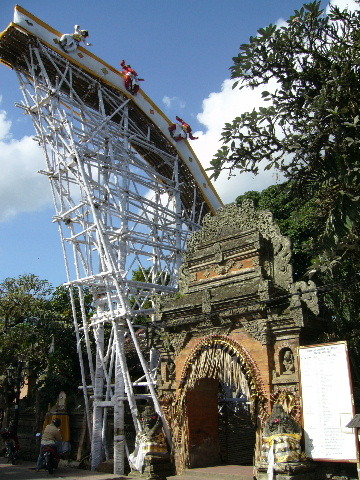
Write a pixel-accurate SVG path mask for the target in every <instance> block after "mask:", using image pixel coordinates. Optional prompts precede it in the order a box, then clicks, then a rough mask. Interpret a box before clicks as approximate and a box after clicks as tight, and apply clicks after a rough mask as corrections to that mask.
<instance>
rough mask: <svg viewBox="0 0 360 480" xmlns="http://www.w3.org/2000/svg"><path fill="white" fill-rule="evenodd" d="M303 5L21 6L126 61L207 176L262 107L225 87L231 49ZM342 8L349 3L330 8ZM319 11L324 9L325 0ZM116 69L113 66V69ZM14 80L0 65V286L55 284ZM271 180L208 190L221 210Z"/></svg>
mask: <svg viewBox="0 0 360 480" xmlns="http://www.w3.org/2000/svg"><path fill="white" fill-rule="evenodd" d="M303 3H304V2H303V1H301V0H201V1H199V0H197V1H196V0H183V1H174V0H132V1H125V0H103V1H102V2H101V1H99V0H88V1H86V2H85V1H82V0H77V1H75V2H74V1H68V0H63V1H61V2H59V1H55V0H23V1H22V2H20V5H21V6H22V7H24V8H25V9H27V10H29V11H30V12H31V13H33V14H34V15H36V16H37V17H39V18H41V19H42V20H43V21H45V22H46V23H48V24H49V25H51V26H53V27H54V28H56V29H57V30H59V31H61V32H63V33H67V32H72V30H73V26H74V25H75V24H79V25H81V27H82V28H86V29H87V30H89V32H90V38H89V41H90V42H91V43H92V47H88V48H89V49H90V50H91V51H92V52H93V53H95V54H96V55H98V56H99V57H101V58H103V59H104V60H105V61H106V62H108V63H110V64H111V65H113V66H115V67H116V68H118V67H119V63H120V61H121V60H122V59H125V60H126V61H127V62H128V63H130V64H131V65H132V66H133V68H135V70H137V72H138V73H139V76H140V77H142V78H144V79H145V82H143V83H142V84H141V87H142V88H143V89H144V91H145V92H146V93H147V94H148V95H149V96H150V97H151V98H152V100H153V101H154V102H155V103H156V104H157V105H158V106H159V107H160V108H161V109H163V110H164V111H165V113H166V114H167V115H168V116H169V118H173V119H175V116H176V115H179V116H181V117H182V118H184V119H185V120H186V121H187V122H188V123H190V124H191V125H192V127H193V131H194V132H198V134H199V136H200V138H199V140H196V141H194V142H192V147H193V148H194V150H195V152H196V153H197V155H198V157H199V159H200V161H201V162H202V163H203V165H204V167H205V168H206V167H207V166H208V164H209V162H210V160H211V157H212V155H213V154H214V153H215V152H216V150H217V148H218V147H219V144H218V139H219V136H220V133H221V128H222V126H223V125H224V122H225V121H231V120H232V119H233V118H234V116H235V115H236V114H238V113H241V112H242V111H247V110H249V109H252V108H254V107H256V106H258V104H259V103H260V96H259V92H248V93H245V94H244V93H241V94H240V93H239V92H234V91H232V89H231V82H230V80H229V67H230V66H231V64H232V57H233V56H235V55H237V53H238V49H239V45H240V44H242V43H246V42H247V41H248V39H249V37H250V36H251V35H256V32H257V30H258V29H259V28H260V27H264V26H266V25H268V24H270V23H279V22H280V23H281V22H282V21H284V19H288V18H289V16H290V15H292V14H293V12H294V10H295V9H298V8H300V7H301V6H302V4H303ZM334 3H336V4H338V5H339V6H343V7H345V6H346V4H347V3H349V5H351V4H352V3H353V0H334ZM14 5H15V4H14V3H13V2H10V1H8V0H3V1H2V2H1V4H0V11H1V15H0V31H2V30H4V29H5V28H6V26H7V25H8V24H9V23H10V22H11V21H12V18H13V9H14ZM323 5H324V7H325V6H326V5H327V2H325V1H324V2H323ZM119 68H120V67H119ZM20 101H21V93H20V90H19V86H18V82H17V78H16V74H15V72H13V71H12V70H11V69H9V68H7V67H5V66H3V65H0V171H1V175H0V205H1V208H0V281H1V280H3V279H4V278H6V277H17V276H19V275H21V274H24V273H34V274H36V275H38V276H39V277H40V278H42V279H47V280H49V281H50V282H51V283H52V284H53V285H54V286H58V285H60V284H61V283H62V282H63V281H65V270H64V266H63V258H62V253H61V246H60V240H59V237H58V233H57V227H56V225H55V224H53V223H52V215H53V209H52V204H51V198H50V190H49V187H48V185H47V183H46V180H45V179H44V178H43V177H42V176H41V175H39V174H37V173H36V172H37V170H39V169H41V168H42V158H41V151H40V150H38V147H37V146H36V144H35V142H33V140H32V139H31V136H32V135H34V129H33V126H32V123H31V121H30V119H29V118H27V117H26V116H24V114H23V113H22V111H21V110H20V109H18V108H16V107H15V106H14V105H15V103H16V102H20ZM276 181H277V179H276V177H274V176H273V174H271V173H270V174H269V173H268V174H267V175H263V176H260V177H257V178H253V177H246V176H242V177H241V178H240V177H237V178H235V179H232V180H231V181H227V179H226V178H225V177H222V178H220V179H219V181H218V182H217V183H216V184H215V186H216V188H217V190H218V192H219V194H220V196H221V197H222V199H223V201H224V202H225V203H229V202H231V201H234V200H235V198H236V197H237V196H238V195H240V194H242V193H244V192H245V191H247V190H259V189H262V188H265V187H266V186H268V185H270V184H273V183H275V182H276Z"/></svg>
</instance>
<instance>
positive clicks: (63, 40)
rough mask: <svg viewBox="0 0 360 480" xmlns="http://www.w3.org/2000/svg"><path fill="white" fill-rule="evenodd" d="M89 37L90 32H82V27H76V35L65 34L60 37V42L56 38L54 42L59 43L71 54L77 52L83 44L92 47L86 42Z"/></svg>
mask: <svg viewBox="0 0 360 480" xmlns="http://www.w3.org/2000/svg"><path fill="white" fill-rule="evenodd" d="M88 37H89V32H88V31H87V30H81V28H80V25H75V26H74V33H65V34H64V35H62V36H61V37H60V40H57V39H56V38H54V42H55V43H58V44H59V45H60V47H61V48H62V49H63V50H64V51H65V52H66V53H70V52H74V51H75V50H77V48H78V46H79V45H80V43H81V42H83V43H84V44H85V45H86V46H88V47H90V46H91V45H92V44H91V43H87V42H86V39H87V38H88Z"/></svg>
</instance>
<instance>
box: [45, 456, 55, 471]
mask: <svg viewBox="0 0 360 480" xmlns="http://www.w3.org/2000/svg"><path fill="white" fill-rule="evenodd" d="M44 456H45V458H44V460H45V468H46V470H47V471H48V472H49V473H50V474H53V473H54V463H53V459H52V455H51V453H50V452H46V453H45V455H44Z"/></svg>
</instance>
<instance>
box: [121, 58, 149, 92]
mask: <svg viewBox="0 0 360 480" xmlns="http://www.w3.org/2000/svg"><path fill="white" fill-rule="evenodd" d="M120 65H121V66H122V68H123V69H122V72H121V73H122V74H123V75H125V88H126V90H127V91H129V92H130V93H131V94H132V95H136V94H137V92H138V91H139V89H140V86H139V82H143V81H144V79H143V78H138V74H137V72H136V71H135V70H134V69H133V68H131V65H127V64H126V63H125V60H122V61H121V63H120Z"/></svg>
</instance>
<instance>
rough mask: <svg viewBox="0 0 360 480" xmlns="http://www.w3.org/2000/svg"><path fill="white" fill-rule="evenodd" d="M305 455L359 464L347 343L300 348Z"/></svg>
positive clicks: (318, 458) (316, 458) (315, 458)
mask: <svg viewBox="0 0 360 480" xmlns="http://www.w3.org/2000/svg"><path fill="white" fill-rule="evenodd" d="M299 361H300V376H301V393H302V407H303V422H304V435H305V453H306V455H307V456H308V457H309V458H312V459H314V460H335V461H356V438H355V433H354V429H352V428H347V427H346V425H347V424H348V423H349V422H350V420H351V419H352V418H353V416H354V408H353V401H352V391H351V382H350V374H349V363H348V352H347V345H346V342H337V343H328V344H324V345H310V346H306V347H300V348H299Z"/></svg>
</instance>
